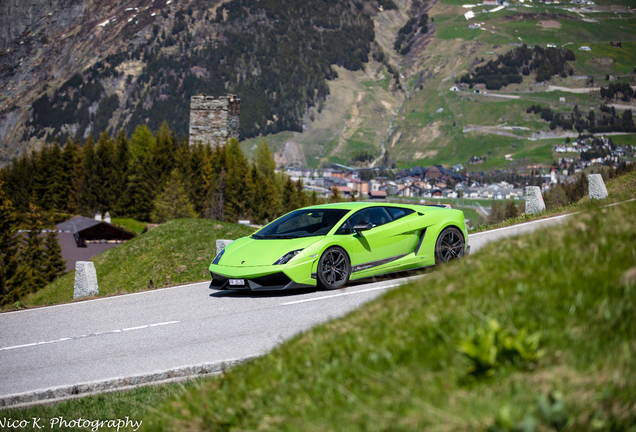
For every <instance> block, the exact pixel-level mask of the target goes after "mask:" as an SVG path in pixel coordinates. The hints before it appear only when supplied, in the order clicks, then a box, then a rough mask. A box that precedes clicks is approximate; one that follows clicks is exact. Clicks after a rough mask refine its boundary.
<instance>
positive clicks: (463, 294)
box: [3, 173, 636, 431]
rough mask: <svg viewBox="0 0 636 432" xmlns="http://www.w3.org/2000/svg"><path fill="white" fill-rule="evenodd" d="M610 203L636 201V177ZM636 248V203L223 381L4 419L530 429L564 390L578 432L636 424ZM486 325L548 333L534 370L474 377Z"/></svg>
mask: <svg viewBox="0 0 636 432" xmlns="http://www.w3.org/2000/svg"><path fill="white" fill-rule="evenodd" d="M608 190H609V191H610V194H612V195H613V196H614V198H620V197H623V198H624V197H626V196H633V195H634V191H636V173H631V174H629V175H626V176H623V177H620V178H618V179H615V180H613V181H611V182H608ZM635 244H636V202H632V203H628V204H624V205H621V206H615V207H611V208H607V209H600V208H598V207H595V206H588V207H587V208H586V209H585V216H582V217H580V218H577V219H572V220H571V221H570V222H569V223H568V225H565V226H564V227H563V226H562V227H558V228H556V229H551V230H550V229H549V230H543V231H540V232H537V233H535V234H533V235H531V236H526V237H521V238H517V239H512V240H508V241H505V242H501V243H497V244H491V245H489V246H487V248H486V249H485V250H484V251H483V252H482V253H479V254H475V255H474V256H470V257H468V259H466V260H464V261H462V262H459V263H453V264H451V265H449V266H447V267H445V268H442V269H440V270H439V271H437V272H434V273H431V274H429V275H428V276H426V277H425V279H423V280H422V281H420V282H418V283H413V284H410V285H408V286H405V287H402V288H400V289H396V290H394V291H392V292H390V293H387V294H386V295H384V296H383V297H381V298H379V299H377V300H375V301H373V302H372V303H370V304H368V305H366V306H363V307H362V308H360V309H359V310H357V311H355V312H353V313H351V314H349V315H348V316H346V317H344V318H341V319H338V320H334V321H332V322H329V323H326V324H323V325H321V326H318V327H316V328H314V329H313V330H311V331H309V332H307V333H305V334H302V335H299V336H298V337H296V338H295V339H293V340H291V341H288V342H285V343H283V344H281V346H280V347H279V348H277V349H276V350H274V351H273V352H271V353H270V354H268V355H266V356H264V357H262V358H259V359H257V360H255V361H253V362H251V363H250V364H246V365H243V366H239V367H236V368H235V369H233V370H231V371H229V372H227V373H226V374H225V375H224V376H223V377H221V378H213V379H201V380H197V381H196V382H193V383H189V384H186V385H185V386H182V385H180V384H177V385H169V386H159V387H151V388H145V389H144V388H142V389H137V390H134V391H131V392H120V393H112V394H106V395H100V396H91V397H87V398H82V399H79V400H75V401H69V402H63V403H60V404H56V405H51V406H44V407H34V408H30V409H24V410H16V409H13V410H7V411H5V412H4V413H3V414H4V415H5V416H6V417H7V418H8V417H12V418H31V417H41V418H44V419H50V418H53V417H55V416H60V415H62V416H64V417H65V418H77V417H79V416H82V417H84V418H102V419H103V418H117V417H119V418H123V417H124V416H126V415H128V416H130V417H131V418H133V419H136V420H137V419H140V418H144V427H145V428H146V429H145V430H155V429H158V428H165V429H173V430H184V429H188V430H202V429H210V430H217V429H222V430H257V429H258V430H343V429H347V430H386V429H391V430H422V429H425V428H429V429H433V430H457V431H463V430H480V429H484V427H487V426H488V425H489V424H491V423H492V421H493V419H494V418H495V416H496V415H497V414H498V413H499V411H500V410H501V409H502V408H509V411H510V413H511V416H512V417H513V418H515V419H521V418H522V417H523V415H524V414H526V413H531V414H535V412H534V411H535V408H536V404H535V398H536V396H537V394H540V393H545V392H547V391H550V390H560V391H561V392H563V394H564V397H565V401H566V404H567V406H568V410H569V412H570V417H571V419H572V421H573V422H577V423H578V424H577V425H573V427H572V428H571V429H569V430H592V429H591V427H588V426H589V425H588V419H589V416H591V415H595V416H597V417H598V418H599V419H605V421H606V422H607V420H608V417H612V418H613V419H614V421H616V422H621V421H625V420H628V421H632V422H633V421H635V420H636V411H635V408H634V406H633V401H634V400H636V392H635V391H634V389H636V362H635V361H634V358H635V357H634V355H635V354H636V352H635V351H636V347H635V346H634V344H633V341H634V339H635V338H636V326H635V325H634V324H636V323H635V322H634V321H635V318H634V316H635V313H636V310H635V309H636V291H635V289H636V286H635V285H636V270H635V269H636V267H635V266H636V258H634V257H635V256H636V249H634V245H635ZM564 251H568V252H567V253H564ZM628 269H631V273H630V271H628ZM486 316H488V317H492V318H496V319H498V320H499V322H500V323H502V324H503V325H504V326H505V327H507V328H510V329H511V330H512V331H513V332H514V331H515V329H521V328H526V329H528V330H529V331H532V332H534V331H539V332H540V333H541V346H540V348H541V349H542V350H543V351H544V355H543V357H542V358H541V359H540V360H539V362H538V364H537V365H536V366H534V367H532V368H529V369H526V368H523V367H515V366H511V365H507V366H503V367H501V368H500V369H498V370H497V371H496V372H495V374H494V375H493V376H492V377H490V378H478V379H476V380H475V379H471V378H469V377H468V375H467V374H466V370H467V367H468V362H467V359H466V358H465V357H464V356H463V355H461V354H459V353H458V352H457V350H456V347H457V343H458V342H459V341H460V340H461V339H462V337H463V336H462V334H463V333H465V332H467V331H469V329H470V328H471V326H473V327H474V326H477V327H479V326H481V325H482V324H483V319H484V318H485V317H486ZM621 419H622V420H621ZM575 426H576V427H575ZM605 426H608V424H607V423H606V424H605ZM619 426H620V425H619ZM623 426H624V425H623ZM623 429H624V428H622V427H617V428H616V429H615V430H623ZM541 430H548V429H547V428H546V429H541ZM599 430H600V429H599ZM625 430H626V429H625Z"/></svg>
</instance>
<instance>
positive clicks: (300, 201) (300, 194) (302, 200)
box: [292, 179, 309, 210]
mask: <svg viewBox="0 0 636 432" xmlns="http://www.w3.org/2000/svg"><path fill="white" fill-rule="evenodd" d="M308 202H309V200H308V199H307V194H306V193H305V188H304V187H303V181H302V180H301V179H298V181H297V182H296V198H295V202H294V204H295V207H294V208H293V209H292V210H295V209H298V208H302V207H307V204H308Z"/></svg>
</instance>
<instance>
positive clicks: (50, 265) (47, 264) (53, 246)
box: [44, 230, 66, 282]
mask: <svg viewBox="0 0 636 432" xmlns="http://www.w3.org/2000/svg"><path fill="white" fill-rule="evenodd" d="M44 243H45V247H46V257H45V260H44V279H46V281H47V282H53V281H54V280H55V279H57V278H58V277H60V276H62V275H63V274H64V273H66V260H64V259H62V248H61V247H60V244H59V243H58V242H57V234H56V232H55V231H50V230H49V231H47V233H46V237H45V240H44Z"/></svg>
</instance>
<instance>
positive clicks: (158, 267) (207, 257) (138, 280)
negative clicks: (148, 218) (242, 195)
mask: <svg viewBox="0 0 636 432" xmlns="http://www.w3.org/2000/svg"><path fill="white" fill-rule="evenodd" d="M252 232H254V229H253V228H249V227H246V226H243V225H237V224H234V223H228V222H219V221H214V220H209V219H177V220H173V221H170V222H166V223H164V224H161V225H159V226H158V227H157V228H155V229H153V230H151V231H149V232H148V233H146V234H144V235H142V236H139V237H135V238H134V239H132V240H130V241H128V242H126V243H124V244H122V245H120V246H117V247H116V248H112V249H109V250H107V251H105V252H102V253H101V254H99V255H97V256H96V257H95V258H93V259H92V261H93V262H94V263H95V269H96V270H97V280H98V281H99V295H100V296H107V295H113V294H123V293H130V292H135V291H142V290H146V289H148V286H149V284H150V281H151V280H152V282H153V284H154V286H155V287H156V288H160V287H164V286H170V285H179V284H184V283H188V282H198V281H202V280H209V279H210V275H209V273H208V267H209V265H210V262H211V261H212V259H213V258H214V256H215V254H216V240H217V239H237V238H239V237H243V236H246V235H249V234H251V233H252ZM74 280H75V271H71V272H69V273H67V274H66V275H64V276H62V277H61V278H59V279H57V280H56V281H54V282H53V283H51V284H49V285H47V286H46V287H45V288H43V289H42V290H40V291H38V292H37V293H35V294H32V295H30V296H29V297H27V298H26V299H25V300H23V301H22V303H23V304H24V305H25V306H26V307H29V306H43V305H51V304H57V303H68V302H70V301H72V300H73V284H74Z"/></svg>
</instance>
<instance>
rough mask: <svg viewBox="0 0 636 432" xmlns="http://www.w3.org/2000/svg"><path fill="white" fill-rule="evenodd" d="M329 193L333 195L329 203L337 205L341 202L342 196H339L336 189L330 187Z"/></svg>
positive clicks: (338, 191) (338, 190)
mask: <svg viewBox="0 0 636 432" xmlns="http://www.w3.org/2000/svg"><path fill="white" fill-rule="evenodd" d="M331 192H333V193H332V194H331V196H330V197H329V202H330V203H338V202H340V201H342V195H340V189H338V188H337V187H332V188H331Z"/></svg>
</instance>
